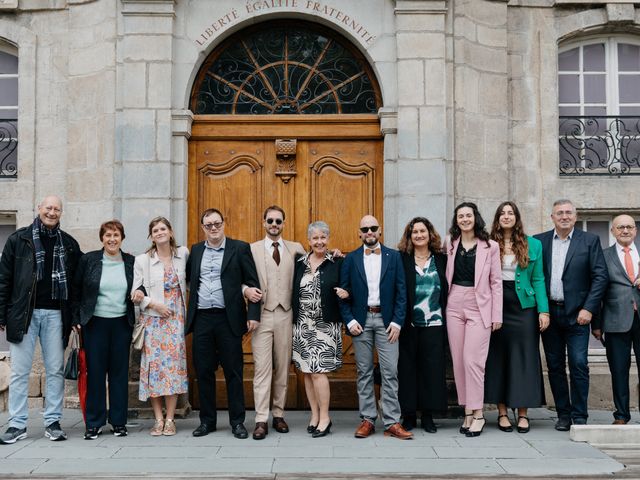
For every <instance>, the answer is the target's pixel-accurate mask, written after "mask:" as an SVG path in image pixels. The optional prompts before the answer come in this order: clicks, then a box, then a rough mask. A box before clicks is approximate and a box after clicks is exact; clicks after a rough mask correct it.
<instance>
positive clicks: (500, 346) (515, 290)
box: [485, 202, 549, 433]
mask: <svg viewBox="0 0 640 480" xmlns="http://www.w3.org/2000/svg"><path fill="white" fill-rule="evenodd" d="M491 239H493V240H495V241H496V242H498V245H500V260H501V263H502V284H503V302H504V304H503V323H502V328H501V329H500V330H497V331H495V332H493V333H492V335H491V343H490V345H489V355H488V357H487V364H486V369H485V372H486V374H485V375H486V376H485V403H496V404H498V428H499V429H500V430H502V431H503V432H512V431H513V426H512V424H511V421H510V420H509V417H508V415H507V408H512V409H516V408H517V409H518V418H517V419H515V423H516V428H517V430H518V432H520V433H527V432H528V431H529V418H528V417H527V409H528V408H532V407H539V406H540V405H542V404H543V403H544V385H543V383H542V364H541V362H540V350H539V343H540V332H542V331H544V329H546V328H547V326H549V301H548V299H547V293H546V290H545V282H544V273H543V270H542V244H541V243H540V242H539V241H538V240H536V239H535V238H532V237H528V236H526V235H525V234H524V229H523V226H522V219H521V217H520V211H519V210H518V207H517V206H516V205H515V203H513V202H503V203H502V204H500V206H499V207H498V209H497V210H496V214H495V216H494V219H493V225H492V227H491Z"/></svg>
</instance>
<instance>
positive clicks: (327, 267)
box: [291, 254, 348, 323]
mask: <svg viewBox="0 0 640 480" xmlns="http://www.w3.org/2000/svg"><path fill="white" fill-rule="evenodd" d="M302 257H303V255H301V254H298V255H296V258H295V266H294V271H293V291H292V295H291V308H292V310H293V322H294V323H296V322H298V315H299V312H300V281H301V280H302V276H303V275H304V271H305V268H306V264H305V263H304V262H303V261H301V260H300V259H301V258H302ZM341 266H342V258H335V259H334V260H333V261H331V260H325V261H324V262H322V263H321V264H320V266H318V271H319V272H320V274H319V275H320V307H321V308H322V319H323V320H324V321H325V322H331V323H341V322H342V317H341V316H340V303H342V302H345V301H348V300H340V298H339V297H338V295H337V294H336V291H335V288H336V287H339V286H340V267H341Z"/></svg>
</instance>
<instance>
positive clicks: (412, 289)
mask: <svg viewBox="0 0 640 480" xmlns="http://www.w3.org/2000/svg"><path fill="white" fill-rule="evenodd" d="M432 255H433V261H434V262H435V263H436V270H437V271H438V277H439V278H440V308H441V309H442V320H443V323H444V322H445V312H446V310H447V295H448V293H449V285H448V284H447V275H446V270H447V256H446V255H445V254H444V253H440V252H437V253H433V254H432ZM400 256H401V257H402V264H403V266H404V273H405V279H406V282H407V317H406V321H405V323H404V326H403V327H402V330H400V335H402V334H403V333H407V332H410V331H411V328H408V326H410V325H412V324H413V307H414V304H415V297H416V270H415V263H414V262H415V259H414V256H413V255H412V254H409V253H405V252H401V253H400Z"/></svg>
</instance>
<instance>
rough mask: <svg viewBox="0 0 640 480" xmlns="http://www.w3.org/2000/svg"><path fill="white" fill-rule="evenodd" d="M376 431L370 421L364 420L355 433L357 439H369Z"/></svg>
mask: <svg viewBox="0 0 640 480" xmlns="http://www.w3.org/2000/svg"><path fill="white" fill-rule="evenodd" d="M375 431H376V427H375V426H374V425H373V423H371V422H370V421H368V420H362V423H361V424H360V426H359V427H358V429H357V430H356V433H355V437H356V438H367V437H368V436H369V435H371V434H372V433H373V432H375Z"/></svg>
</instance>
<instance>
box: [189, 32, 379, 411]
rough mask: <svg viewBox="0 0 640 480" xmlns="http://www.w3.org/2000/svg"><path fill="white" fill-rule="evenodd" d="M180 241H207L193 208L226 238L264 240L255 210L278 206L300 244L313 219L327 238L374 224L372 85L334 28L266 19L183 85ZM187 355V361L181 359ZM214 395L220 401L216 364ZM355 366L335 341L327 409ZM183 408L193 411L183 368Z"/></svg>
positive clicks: (342, 239) (349, 237)
mask: <svg viewBox="0 0 640 480" xmlns="http://www.w3.org/2000/svg"><path fill="white" fill-rule="evenodd" d="M190 106H191V110H192V112H193V113H194V121H193V126H192V131H191V138H190V140H189V215H188V217H189V220H188V223H189V242H190V243H194V242H197V241H200V240H202V239H203V238H204V236H203V234H202V231H201V229H200V228H199V212H201V211H202V210H204V209H205V208H208V207H216V208H219V209H220V210H222V211H223V212H224V214H225V221H226V223H227V227H226V234H227V235H229V236H230V237H233V238H239V239H242V240H244V241H247V242H253V241H256V240H258V239H261V238H263V237H264V231H263V229H262V226H261V225H262V221H261V217H262V212H263V210H264V208H265V207H267V206H268V205H271V204H278V205H281V206H282V207H283V208H284V209H285V211H286V213H287V228H286V229H285V232H284V236H285V238H287V239H293V240H297V241H299V242H301V243H302V244H303V245H305V246H306V245H307V242H306V228H307V225H308V224H309V223H310V222H311V221H314V220H324V221H326V222H327V223H328V224H329V225H330V227H331V230H332V233H331V246H333V247H337V248H340V249H341V250H342V251H345V252H346V251H350V250H352V249H354V248H356V247H357V246H358V245H359V239H358V236H357V226H358V221H359V219H360V217H361V216H362V215H363V214H365V213H369V212H373V213H374V214H375V215H377V216H378V218H380V220H381V221H382V198H383V171H382V168H383V144H382V135H381V133H380V125H379V120H378V115H377V111H378V108H380V107H381V96H380V89H379V87H378V84H377V82H376V79H375V76H374V75H373V72H372V70H371V68H370V66H369V65H368V63H367V61H366V60H365V59H364V57H363V56H362V54H361V53H360V52H359V51H358V50H357V49H356V48H355V47H353V45H351V44H350V43H349V42H348V41H347V40H346V39H345V38H343V37H341V36H340V35H338V34H337V33H335V32H333V31H331V30H329V29H327V28H325V27H322V26H319V25H316V24H313V23H308V22H301V21H278V22H267V23H263V24H258V25H255V26H252V27H250V28H248V29H246V30H243V31H241V32H239V33H237V34H235V35H233V36H232V37H230V38H229V39H227V40H226V41H225V42H224V43H222V44H221V45H220V46H219V47H218V48H217V49H216V50H215V51H213V52H212V53H211V54H210V56H209V57H208V58H207V60H206V61H205V62H204V64H203V65H202V67H201V69H200V71H199V72H198V75H197V77H196V80H195V82H194V85H193V89H192V92H191V105H190ZM244 352H245V372H244V374H245V375H244V378H245V395H246V397H245V398H246V401H247V406H252V405H253V390H252V379H253V364H252V362H253V359H252V355H251V341H250V338H248V336H247V337H245V339H244ZM189 360H191V359H189ZM219 373H220V375H219V377H218V382H219V383H218V386H219V388H218V390H217V392H218V397H219V398H218V401H219V405H225V404H226V391H225V388H224V379H223V377H222V375H221V372H219ZM355 376H356V373H355V364H354V361H353V352H352V347H351V342H350V339H349V338H348V337H345V341H344V367H343V368H342V369H341V370H340V371H339V372H337V373H335V374H333V375H332V376H331V382H332V407H334V408H356V407H357V395H356V391H355ZM289 379H290V380H289V391H288V398H287V407H288V408H305V407H306V404H305V402H306V400H305V394H304V386H303V381H302V378H301V377H300V378H298V377H297V376H296V373H295V371H294V369H293V368H292V369H291V373H290V377H289ZM190 387H191V388H190V392H191V394H190V395H191V398H190V400H191V404H192V405H193V406H194V407H196V408H197V407H198V398H197V381H196V379H195V376H193V375H190Z"/></svg>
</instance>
